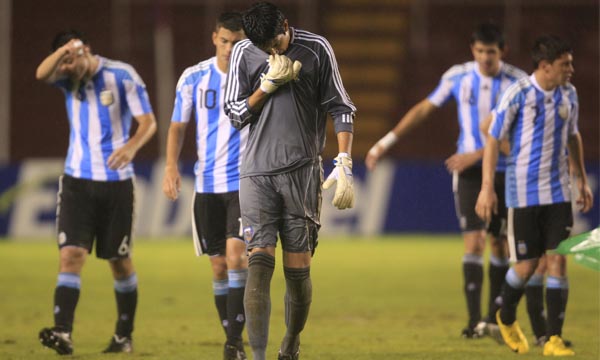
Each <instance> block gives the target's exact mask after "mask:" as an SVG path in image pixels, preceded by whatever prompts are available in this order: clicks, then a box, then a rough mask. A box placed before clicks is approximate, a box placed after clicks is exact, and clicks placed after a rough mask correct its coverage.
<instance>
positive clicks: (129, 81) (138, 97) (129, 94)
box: [123, 65, 152, 116]
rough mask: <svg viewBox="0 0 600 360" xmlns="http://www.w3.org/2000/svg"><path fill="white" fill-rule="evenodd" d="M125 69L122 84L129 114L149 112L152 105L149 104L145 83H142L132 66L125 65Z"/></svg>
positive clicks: (136, 114)
mask: <svg viewBox="0 0 600 360" xmlns="http://www.w3.org/2000/svg"><path fill="white" fill-rule="evenodd" d="M125 70H126V71H125V74H126V75H125V76H124V79H123V86H124V88H125V96H126V99H127V105H128V106H129V109H130V110H131V114H132V115H133V116H140V115H144V114H149V113H151V112H152V106H151V105H150V98H149V97H148V92H147V91H146V84H144V82H143V81H142V78H141V77H140V76H139V75H138V74H137V72H136V71H135V70H134V69H133V67H131V66H129V65H127V67H126V69H125Z"/></svg>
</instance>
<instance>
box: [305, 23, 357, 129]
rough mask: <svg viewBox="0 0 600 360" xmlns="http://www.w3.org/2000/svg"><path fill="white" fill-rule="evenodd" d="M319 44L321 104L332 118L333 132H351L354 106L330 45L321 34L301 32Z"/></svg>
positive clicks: (354, 111)
mask: <svg viewBox="0 0 600 360" xmlns="http://www.w3.org/2000/svg"><path fill="white" fill-rule="evenodd" d="M303 36H305V37H310V38H311V40H313V41H315V42H316V43H317V44H318V45H319V50H320V51H319V59H320V74H319V75H320V79H319V81H320V83H321V89H320V97H321V105H322V106H323V107H324V110H325V111H326V112H328V113H329V114H330V115H331V117H332V118H333V124H334V128H335V132H336V133H339V132H342V131H345V132H352V131H353V123H354V115H355V113H356V107H355V106H354V104H353V103H352V100H350V97H349V96H348V93H347V92H346V89H345V88H344V84H343V83H342V77H341V76H340V72H339V69H338V64H337V60H336V58H335V54H334V52H333V49H332V48H331V45H330V44H329V42H328V41H327V39H325V38H324V37H322V36H319V35H314V34H310V35H309V33H303Z"/></svg>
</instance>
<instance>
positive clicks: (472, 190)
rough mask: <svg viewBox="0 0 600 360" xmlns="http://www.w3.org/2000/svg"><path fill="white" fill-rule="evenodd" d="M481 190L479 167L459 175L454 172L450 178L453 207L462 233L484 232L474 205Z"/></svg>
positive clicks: (484, 226)
mask: <svg viewBox="0 0 600 360" xmlns="http://www.w3.org/2000/svg"><path fill="white" fill-rule="evenodd" d="M480 190H481V167H479V166H472V167H470V168H468V169H466V170H464V171H463V172H461V173H460V174H459V173H457V172H454V174H453V176H452V191H453V192H454V206H455V208H456V216H457V217H458V223H459V226H460V230H461V231H463V232H467V231H477V230H484V229H485V228H486V224H485V221H483V220H482V219H481V218H480V217H479V216H477V213H476V212H475V204H476V203H477V197H478V196H479V191H480Z"/></svg>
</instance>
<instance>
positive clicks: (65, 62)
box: [35, 39, 83, 83]
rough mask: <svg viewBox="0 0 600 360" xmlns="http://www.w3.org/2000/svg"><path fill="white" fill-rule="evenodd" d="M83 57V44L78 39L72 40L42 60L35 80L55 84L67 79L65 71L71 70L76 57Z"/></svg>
mask: <svg viewBox="0 0 600 360" xmlns="http://www.w3.org/2000/svg"><path fill="white" fill-rule="evenodd" d="M82 55H83V43H82V42H81V41H80V40H78V39H71V41H69V42H68V43H66V44H65V45H63V46H61V47H59V48H58V49H56V51H54V52H53V53H52V54H50V55H48V56H47V57H46V58H45V59H44V60H42V62H41V63H40V64H39V65H38V67H37V69H36V71H35V78H36V79H37V80H40V81H44V82H46V83H53V82H55V81H57V80H59V79H61V78H63V77H65V75H66V74H65V71H66V70H68V69H69V64H70V62H72V60H73V57H74V56H82Z"/></svg>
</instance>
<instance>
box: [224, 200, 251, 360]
mask: <svg viewBox="0 0 600 360" xmlns="http://www.w3.org/2000/svg"><path fill="white" fill-rule="evenodd" d="M223 198H224V200H225V201H226V204H227V235H226V236H227V249H226V260H227V277H228V279H229V282H228V288H229V289H228V295H227V323H228V328H227V343H226V344H225V353H226V355H227V356H226V357H225V358H227V357H229V358H231V359H245V358H246V353H245V351H244V347H243V343H242V331H243V330H244V324H245V323H246V314H245V311H244V292H245V290H246V280H247V278H248V256H247V254H246V243H245V242H244V240H243V238H242V236H243V234H242V233H243V232H242V226H241V215H240V201H239V193H238V192H237V191H235V192H231V193H227V194H223Z"/></svg>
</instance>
